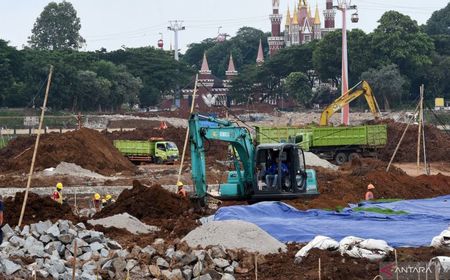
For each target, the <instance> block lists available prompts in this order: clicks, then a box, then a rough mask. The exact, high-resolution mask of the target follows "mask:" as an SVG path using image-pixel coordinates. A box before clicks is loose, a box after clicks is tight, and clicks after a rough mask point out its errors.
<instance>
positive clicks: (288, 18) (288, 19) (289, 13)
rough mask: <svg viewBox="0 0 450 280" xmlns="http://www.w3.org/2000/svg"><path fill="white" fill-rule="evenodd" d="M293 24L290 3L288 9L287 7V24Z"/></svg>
mask: <svg viewBox="0 0 450 280" xmlns="http://www.w3.org/2000/svg"><path fill="white" fill-rule="evenodd" d="M289 25H291V11H290V9H289V5H288V9H287V13H286V26H289Z"/></svg>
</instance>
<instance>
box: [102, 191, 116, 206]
mask: <svg viewBox="0 0 450 280" xmlns="http://www.w3.org/2000/svg"><path fill="white" fill-rule="evenodd" d="M114 202H116V201H115V200H114V199H113V198H112V195H110V194H107V195H105V198H104V199H102V206H103V207H106V206H108V205H111V204H113V203H114Z"/></svg>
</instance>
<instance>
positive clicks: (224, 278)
mask: <svg viewBox="0 0 450 280" xmlns="http://www.w3.org/2000/svg"><path fill="white" fill-rule="evenodd" d="M234 279H235V278H234V276H233V275H231V274H228V273H225V274H224V275H222V278H221V280H234Z"/></svg>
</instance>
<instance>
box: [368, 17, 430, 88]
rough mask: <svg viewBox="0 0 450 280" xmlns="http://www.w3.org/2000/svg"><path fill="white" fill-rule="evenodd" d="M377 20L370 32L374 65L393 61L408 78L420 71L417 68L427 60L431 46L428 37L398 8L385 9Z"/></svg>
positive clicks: (421, 67) (427, 63)
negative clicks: (398, 10)
mask: <svg viewBox="0 0 450 280" xmlns="http://www.w3.org/2000/svg"><path fill="white" fill-rule="evenodd" d="M378 22H379V23H380V24H379V25H378V27H377V28H376V29H375V31H374V32H373V34H372V46H373V50H374V56H375V59H376V60H377V63H378V65H387V64H392V63H393V64H396V65H398V67H399V69H400V72H401V73H403V74H405V75H406V76H408V77H409V78H410V79H411V80H414V79H417V78H419V77H420V76H421V75H423V71H421V69H424V67H425V66H426V65H429V64H431V53H432V51H433V50H434V45H433V41H432V40H431V38H430V37H429V36H428V35H427V34H425V33H424V32H422V31H421V30H420V28H419V26H418V25H417V22H416V21H415V20H412V19H411V18H410V17H409V16H406V15H403V14H401V13H399V12H395V11H389V12H386V13H384V14H383V16H382V17H381V19H380V20H379V21H378Z"/></svg>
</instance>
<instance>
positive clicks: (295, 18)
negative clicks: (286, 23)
mask: <svg viewBox="0 0 450 280" xmlns="http://www.w3.org/2000/svg"><path fill="white" fill-rule="evenodd" d="M292 24H294V25H298V9H297V6H296V7H295V10H294V18H293V19H292Z"/></svg>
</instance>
